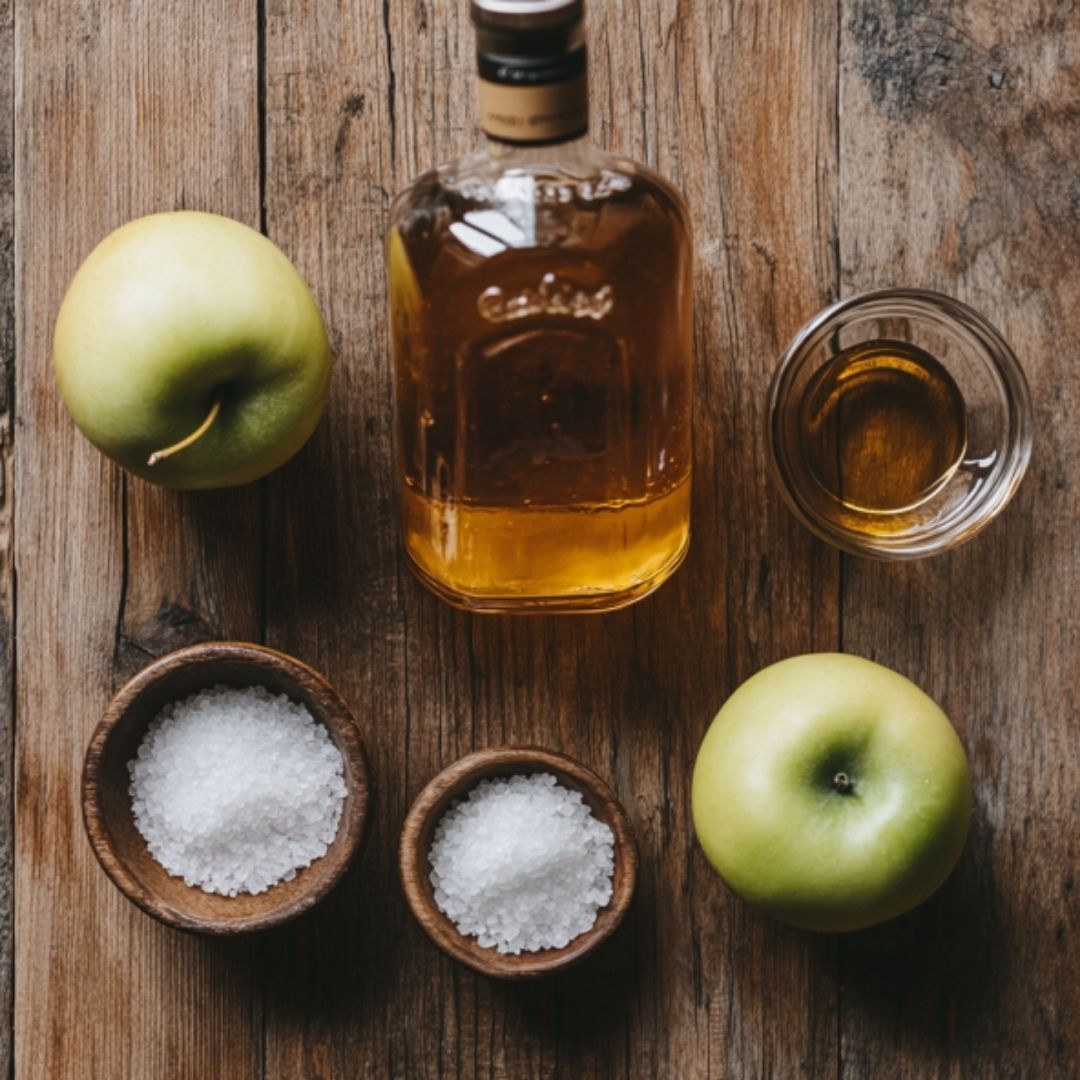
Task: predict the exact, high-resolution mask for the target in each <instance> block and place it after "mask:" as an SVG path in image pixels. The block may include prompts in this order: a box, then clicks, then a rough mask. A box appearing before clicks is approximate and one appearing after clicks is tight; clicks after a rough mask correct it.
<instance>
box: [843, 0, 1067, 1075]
mask: <svg viewBox="0 0 1080 1080" xmlns="http://www.w3.org/2000/svg"><path fill="white" fill-rule="evenodd" d="M842 30H843V49H842V55H841V116H842V118H843V124H842V126H841V131H840V136H841V157H840V177H841V211H842V212H841V216H840V259H841V265H842V267H843V275H844V276H843V281H844V289H845V292H847V291H853V290H857V289H862V288H867V287H871V286H877V285H887V284H896V283H901V282H902V283H904V284H909V285H922V286H926V287H929V288H935V289H940V290H942V291H944V292H948V293H951V294H953V295H955V296H957V297H959V298H960V299H961V300H965V301H967V302H968V303H970V304H971V305H972V306H974V307H975V308H977V309H978V310H980V311H982V312H983V313H984V314H986V315H987V316H988V317H989V318H990V319H991V321H993V322H994V323H996V324H997V326H998V327H999V328H1000V329H1001V330H1002V332H1003V333H1004V335H1005V337H1006V339H1007V340H1009V341H1010V342H1011V343H1012V344H1013V346H1014V348H1015V349H1016V352H1017V354H1018V356H1019V358H1020V361H1021V363H1022V364H1023V365H1024V367H1025V370H1026V372H1027V375H1028V378H1029V381H1030V383H1031V389H1032V394H1033V398H1034V403H1035V414H1036V425H1035V427H1036V432H1035V450H1034V455H1033V460H1032V465H1031V470H1030V473H1029V475H1028V477H1027V479H1026V480H1025V482H1024V485H1023V487H1022V488H1021V490H1020V492H1019V494H1018V496H1017V498H1016V500H1015V502H1014V503H1013V504H1012V505H1011V506H1010V507H1009V508H1008V509H1007V510H1006V511H1005V513H1004V514H1003V516H1002V517H1001V519H999V520H998V521H996V522H995V523H994V524H993V525H992V526H991V527H990V528H988V529H987V530H986V532H985V533H984V534H983V535H981V536H979V537H978V538H977V539H976V540H974V541H972V542H971V543H970V544H969V545H967V546H966V547H963V548H961V549H959V550H958V551H956V552H954V553H952V554H949V555H945V556H942V557H940V558H937V559H933V560H929V561H927V562H922V563H917V564H914V565H905V566H893V567H884V566H878V565H874V564H869V563H864V562H861V561H859V560H849V559H845V566H844V606H843V635H842V643H843V647H844V649H845V650H846V651H850V652H855V653H859V654H861V655H864V656H868V657H870V658H871V659H874V660H878V661H881V662H882V663H885V664H888V665H890V666H892V667H895V668H896V669H897V670H899V671H901V672H903V673H904V674H905V675H908V676H909V677H911V678H913V679H914V680H915V681H916V682H917V683H919V684H920V685H921V686H922V687H924V688H925V689H926V690H927V692H928V693H930V694H931V695H932V696H933V697H935V698H936V699H937V700H938V701H939V702H940V703H941V704H942V705H943V707H944V708H945V709H946V711H947V712H948V713H949V715H950V716H951V717H953V719H954V721H955V723H956V725H957V727H958V729H959V731H960V734H961V737H962V738H963V740H964V743H965V746H966V747H967V749H968V752H969V755H970V757H971V762H972V770H973V780H974V787H975V797H976V808H975V816H974V824H973V832H972V837H971V840H970V842H969V846H968V850H967V853H966V854H965V856H964V858H963V859H962V861H961V863H960V866H959V868H958V869H957V871H956V873H955V874H954V876H953V877H952V879H951V880H950V881H949V882H948V884H947V885H946V887H945V888H944V889H942V891H941V892H940V893H939V894H938V895H937V896H936V897H935V898H933V899H932V900H931V901H930V902H929V903H928V904H926V905H925V906H924V907H922V908H920V909H918V910H917V911H915V912H913V913H912V914H911V915H909V916H907V917H905V918H904V919H901V920H898V921H897V922H895V923H893V924H890V925H887V926H885V927H882V928H880V929H878V930H874V931H869V932H867V933H865V934H859V935H854V936H852V937H850V938H846V939H845V940H844V941H843V942H842V945H841V970H842V973H843V999H842V1033H843V1045H842V1054H841V1062H842V1066H843V1068H842V1075H843V1076H850V1077H862V1076H874V1077H893V1076H904V1077H920V1078H922V1077H930V1076H940V1077H945V1076H950V1077H951V1076H994V1077H1026V1076H1038V1077H1072V1076H1076V1075H1078V1074H1080V1025H1078V1024H1077V1008H1078V992H1077V981H1076V974H1075V973H1076V971H1077V969H1078V967H1080V934H1078V931H1080V925H1078V911H1080V905H1078V903H1077V898H1076V893H1075V883H1076V878H1077V869H1078V857H1080V852H1078V850H1077V846H1076V832H1077V830H1076V824H1077V821H1078V820H1080V792H1078V784H1077V770H1076V762H1077V755H1076V710H1075V703H1076V701H1077V700H1078V698H1080V659H1078V657H1080V651H1078V646H1080V619H1078V615H1077V612H1078V610H1080V600H1078V587H1080V540H1078V531H1077V524H1078V522H1080V495H1078V491H1077V482H1076V476H1077V473H1076V463H1077V460H1078V459H1080V427H1078V426H1077V422H1076V417H1077V415H1078V412H1080V381H1078V380H1077V377H1076V366H1075V357H1076V355H1077V351H1078V348H1080V270H1078V267H1077V262H1076V251H1077V247H1078V245H1080V201H1078V198H1077V188H1076V178H1077V162H1078V161H1080V123H1078V119H1080V22H1078V16H1077V12H1076V10H1075V9H1074V6H1073V5H1069V4H1064V5H1063V4H1056V3H1050V2H1046V3H1039V2H1037V0H1034V2H1033V0H1022V2H1018V3H1006V2H1002V0H995V2H991V3H986V4H980V5H962V4H954V3H948V2H941V0H920V2H918V3H911V4H903V5H899V4H891V3H883V2H881V0H846V2H845V3H844V5H843V15H842Z"/></svg>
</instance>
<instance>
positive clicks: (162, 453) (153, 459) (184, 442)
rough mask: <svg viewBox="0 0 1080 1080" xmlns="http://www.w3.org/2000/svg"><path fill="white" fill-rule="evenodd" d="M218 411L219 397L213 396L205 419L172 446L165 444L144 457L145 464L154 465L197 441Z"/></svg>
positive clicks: (219, 408) (206, 430)
mask: <svg viewBox="0 0 1080 1080" xmlns="http://www.w3.org/2000/svg"><path fill="white" fill-rule="evenodd" d="M220 411H221V398H215V399H214V404H213V405H211V406H210V411H209V412H208V413H207V414H206V419H205V420H204V421H203V422H202V423H201V424H200V425H199V426H198V427H197V428H196V429H195V430H194V431H193V432H192V433H191V434H190V435H188V436H187V438H185V439H181V440H180V441H179V442H178V443H173V444H172V446H166V447H165V449H164V450H155V451H154V452H153V453H152V454H151V455H150V456H149V457H148V458H147V459H146V464H147V465H156V464H157V463H158V462H159V461H164V460H165V458H170V457H172V456H173V454H179V453H180V451H181V450H186V449H187V448H188V447H189V446H191V444H192V443H195V442H198V441H199V439H201V438H202V437H203V436H204V435H205V434H206V433H207V432H208V431H209V430H210V425H211V424H213V422H214V421H215V420H216V419H217V416H218V413H219V412H220Z"/></svg>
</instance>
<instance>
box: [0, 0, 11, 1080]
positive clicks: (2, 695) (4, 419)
mask: <svg viewBox="0 0 1080 1080" xmlns="http://www.w3.org/2000/svg"><path fill="white" fill-rule="evenodd" d="M14 76H15V8H14V4H13V2H12V0H0V1018H2V1019H0V1076H10V1075H11V1057H12V1031H11V1012H12V1007H13V1004H14V998H13V991H14V976H15V972H14V949H15V904H14V891H13V886H14V878H13V866H12V861H13V851H14V828H13V826H14V818H13V801H12V792H13V760H12V759H13V752H14V739H15V564H14V551H13V529H12V525H13V520H14V505H15V500H14V483H13V479H14V478H13V476H12V470H13V458H14V454H13V449H14V439H13V435H14V414H15V266H14V259H15V156H14V148H15V95H14V92H13V91H14V86H15V83H14Z"/></svg>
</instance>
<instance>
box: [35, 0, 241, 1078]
mask: <svg viewBox="0 0 1080 1080" xmlns="http://www.w3.org/2000/svg"><path fill="white" fill-rule="evenodd" d="M16 16H17V18H16V84H15V89H16V95H17V104H16V109H17V111H16V121H17V138H16V177H17V181H18V183H17V192H16V239H17V243H16V279H15V280H16V289H17V301H18V307H19V323H18V335H17V345H18V364H17V369H18V370H17V379H16V385H17V396H16V404H17V430H18V432H19V434H20V436H21V439H20V441H19V446H18V449H17V454H16V461H15V481H16V490H17V491H18V492H19V493H20V496H21V497H19V498H18V499H17V500H16V520H15V536H16V538H17V550H16V553H15V559H16V569H17V573H18V580H19V584H20V589H21V590H22V592H21V595H22V598H23V602H22V603H21V604H20V605H19V611H18V622H17V640H18V642H19V657H18V660H19V664H18V675H17V686H18V697H17V709H18V718H19V722H18V736H17V740H16V769H17V779H16V837H17V839H16V870H15V878H16V911H17V933H16V1000H17V1002H18V1006H17V1008H16V1015H15V1045H16V1073H17V1075H18V1076H20V1077H27V1078H29V1077H48V1078H49V1080H60V1078H65V1077H95V1078H96V1077H102V1078H104V1077H117V1078H119V1077H162V1076H170V1077H172V1076H183V1077H192V1078H195V1077H198V1078H202V1077H208V1076H237V1077H243V1076H254V1075H257V1073H258V1070H259V1062H260V1048H259V1033H260V1031H261V1027H260V1024H261V1021H260V1004H259V997H258V993H257V991H256V990H255V989H254V987H253V982H254V980H255V978H256V975H255V973H254V969H253V967H252V965H253V964H255V963H256V958H255V957H254V955H253V954H252V953H251V950H250V948H249V947H248V946H246V944H245V945H241V946H239V947H238V948H235V949H232V950H221V949H216V950H215V949H213V948H211V947H209V946H207V945H206V944H205V943H203V942H200V941H198V940H195V939H191V938H188V937H185V936H183V935H180V934H176V933H175V932H172V931H168V930H165V929H164V928H162V927H160V926H158V925H157V924H156V923H154V922H153V921H152V920H151V919H149V918H147V917H146V916H145V915H143V914H141V913H140V912H138V911H137V910H136V909H135V908H134V907H133V906H132V905H130V904H128V902H127V901H126V900H125V899H124V898H123V897H122V896H121V895H120V894H119V893H118V892H117V891H116V889H114V888H113V886H112V885H111V883H110V882H109V881H108V879H107V878H106V877H105V875H104V874H103V873H102V872H101V870H100V868H99V867H98V866H97V865H96V863H95V861H94V859H93V856H92V854H91V852H90V849H89V846H88V844H87V843H86V839H85V836H84V835H83V832H82V824H81V821H80V814H79V786H78V774H79V761H80V759H81V758H82V755H83V751H84V749H85V746H86V742H87V740H88V739H89V736H90V733H91V731H92V730H93V727H94V725H95V724H96V722H97V720H98V719H99V718H100V715H101V713H102V711H103V709H104V707H105V705H106V703H107V702H108V699H109V698H110V696H111V695H112V692H113V691H114V690H115V689H116V688H117V687H118V686H119V684H120V683H121V682H122V681H123V680H124V678H125V677H126V676H127V675H128V674H130V673H131V671H132V670H133V669H134V668H135V667H138V666H141V665H142V664H143V663H145V662H146V660H147V659H149V658H150V657H151V656H153V655H156V654H157V653H158V652H161V651H164V650H165V649H167V648H169V647H171V646H172V645H174V644H180V643H186V642H187V641H189V640H191V639H192V638H197V637H200V636H236V637H250V636H253V635H254V634H257V633H258V626H259V605H260V592H261V582H260V576H259V573H260V570H259V564H260V557H259V513H258V491H257V490H254V491H251V492H245V493H242V494H240V495H236V494H233V495H231V496H214V497H212V498H210V499H205V498H195V497H190V496H176V495H172V494H167V493H164V492H159V491H154V490H152V489H150V488H148V487H147V486H146V485H143V484H140V483H138V482H135V481H131V482H127V481H125V480H124V479H122V477H121V476H120V473H119V472H118V470H116V469H115V468H113V467H112V466H111V465H109V464H108V463H107V462H106V461H105V460H104V459H103V458H102V457H101V456H100V455H99V454H98V453H97V452H96V451H95V450H93V449H92V448H91V447H90V446H89V444H87V443H86V442H85V440H83V439H82V437H81V436H80V435H79V434H78V433H77V432H76V431H75V429H74V427H73V425H72V423H71V421H70V419H69V418H68V416H67V415H66V413H65V412H64V411H63V408H62V406H61V404H60V401H59V398H58V395H57V392H56V387H55V383H54V380H53V377H52V372H51V370H50V347H51V337H52V324H53V320H54V319H55V317H56V311H57V308H58V306H59V303H60V299H61V297H62V295H63V291H64V288H65V287H66V285H67V282H68V280H69V279H70V277H71V275H72V274H73V273H74V271H75V268H76V266H77V265H78V263H79V262H80V261H81V260H82V259H83V258H84V257H85V256H86V255H87V254H88V253H89V251H90V250H91V248H92V247H93V246H94V245H95V244H96V243H97V242H98V241H99V240H100V239H101V238H102V237H104V236H105V234H106V233H107V232H109V231H110V230H111V229H113V228H114V227H116V226H117V225H119V224H121V223H122V222H124V221H126V220H127V219H129V218H132V217H135V216H137V215H139V214H142V213H147V212H150V211H154V210H166V209H174V208H177V207H180V206H189V207H199V208H201V209H207V210H217V211H220V212H222V213H226V214H229V215H231V216H233V217H239V218H240V219H241V220H247V221H249V222H252V223H256V224H257V222H258V205H259V203H258V197H259V184H258V170H259V137H258V108H257V105H258V65H257V47H256V46H257V38H258V33H257V31H258V26H257V22H256V20H255V17H254V11H253V9H252V6H251V5H250V4H247V3H239V2H236V3H229V4H224V5H201V4H169V5H144V4H137V3H130V2H124V0H112V2H98V0H94V2H90V0H85V2H84V0H78V2H75V3H67V2H59V0H57V2H50V3H41V4H25V5H19V6H18V9H17V12H16Z"/></svg>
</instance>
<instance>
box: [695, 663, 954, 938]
mask: <svg viewBox="0 0 1080 1080" xmlns="http://www.w3.org/2000/svg"><path fill="white" fill-rule="evenodd" d="M692 804H693V817H694V826H695V829H696V831H697V836H698V840H699V841H700V843H701V846H702V848H703V849H704V851H705V855H706V856H707V858H708V860H709V862H710V863H711V864H712V866H713V867H714V868H715V869H716V870H717V872H718V873H719V874H720V876H721V877H722V878H723V879H724V881H725V882H726V883H727V884H728V885H729V886H730V887H731V888H732V889H733V890H734V891H735V892H736V893H738V894H739V895H740V896H742V897H743V898H744V899H745V900H748V901H749V902H750V903H752V904H755V905H757V906H759V907H761V908H762V909H763V910H765V911H766V912H768V913H769V914H770V915H773V916H775V917H776V918H778V919H780V920H782V921H784V922H788V923H791V924H794V925H795V926H800V927H804V928H806V929H811V930H826V931H842V930H856V929H860V928H862V927H865V926H871V925H873V924H875V923H879V922H882V921H884V920H885V919H889V918H892V917H893V916H895V915H899V914H901V913H902V912H904V911H907V910H909V909H910V908H912V907H914V906H915V905H916V904H919V903H921V902H922V901H923V900H925V899H926V898H927V897H929V896H930V895H931V894H932V893H933V892H934V891H935V890H936V889H937V888H938V887H939V886H940V885H941V884H942V882H944V880H945V879H946V877H948V875H949V873H950V872H951V871H952V869H953V867H954V866H955V864H956V862H957V860H958V858H959V857H960V852H961V850H962V849H963V846H964V841H965V839H966V837H967V833H968V826H969V823H970V819H971V805H972V792H971V779H970V774H969V770H968V763H967V757H966V755H965V753H964V749H963V746H962V745H961V743H960V739H959V738H958V736H957V734H956V731H955V730H954V729H953V726H952V724H951V723H950V722H949V720H948V718H947V717H946V715H945V713H944V712H942V710H941V709H940V708H939V707H938V706H937V705H936V704H935V703H934V701H933V700H932V699H931V698H929V697H928V696H927V695H926V694H925V693H923V691H922V690H920V689H919V688H918V687H917V686H915V684H914V683H912V682H909V681H908V680H907V679H905V678H904V677H903V676H901V675H899V674H897V673H896V672H895V671H891V670H889V669H888V668H885V667H882V666H881V665H879V664H875V663H872V662H871V661H869V660H863V659H861V658H859V657H857V656H849V655H845V654H839V653H816V654H808V655H805V656H796V657H792V658H791V659H788V660H784V661H781V662H780V663H777V664H773V665H772V666H771V667H767V668H765V669H763V670H762V671H759V672H758V673H757V674H756V675H754V676H753V677H752V678H750V679H748V680H747V681H746V682H745V683H743V684H742V686H740V687H739V688H738V689H737V690H736V691H735V693H734V694H732V695H731V697H730V698H729V699H728V700H727V701H726V702H725V704H724V706H723V708H722V709H721V710H720V712H719V713H718V714H717V716H716V718H715V720H714V721H713V723H712V725H711V727H710V728H709V730H708V732H707V733H706V735H705V739H704V741H703V742H702V744H701V749H700V751H699V752H698V757H697V762H696V765H695V767H694V776H693V784H692Z"/></svg>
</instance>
